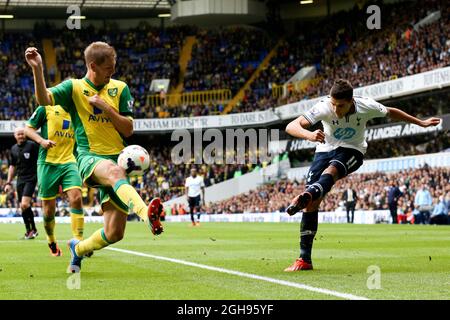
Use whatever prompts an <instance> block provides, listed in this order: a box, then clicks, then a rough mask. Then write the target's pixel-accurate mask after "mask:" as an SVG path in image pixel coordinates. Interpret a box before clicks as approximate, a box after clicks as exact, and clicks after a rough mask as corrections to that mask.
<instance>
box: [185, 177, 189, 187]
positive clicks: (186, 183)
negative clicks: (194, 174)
mask: <svg viewBox="0 0 450 320" xmlns="http://www.w3.org/2000/svg"><path fill="white" fill-rule="evenodd" d="M184 186H185V187H189V179H186V181H185V183H184Z"/></svg>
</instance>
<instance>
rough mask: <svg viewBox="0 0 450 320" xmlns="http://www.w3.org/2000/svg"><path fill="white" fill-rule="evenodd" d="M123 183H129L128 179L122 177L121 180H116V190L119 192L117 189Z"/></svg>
mask: <svg viewBox="0 0 450 320" xmlns="http://www.w3.org/2000/svg"><path fill="white" fill-rule="evenodd" d="M123 184H129V183H128V180H127V179H120V180H119V181H117V182H116V184H115V185H114V192H117V189H119V188H120V186H121V185H123Z"/></svg>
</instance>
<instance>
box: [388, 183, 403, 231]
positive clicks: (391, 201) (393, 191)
mask: <svg viewBox="0 0 450 320" xmlns="http://www.w3.org/2000/svg"><path fill="white" fill-rule="evenodd" d="M401 196H403V193H402V192H401V191H400V189H399V188H398V187H397V185H396V182H395V180H391V183H390V186H389V191H388V205H389V211H390V212H391V217H392V223H393V224H396V223H398V221H397V210H398V209H397V205H398V199H399V198H400V197H401Z"/></svg>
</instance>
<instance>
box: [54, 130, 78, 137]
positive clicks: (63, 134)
mask: <svg viewBox="0 0 450 320" xmlns="http://www.w3.org/2000/svg"><path fill="white" fill-rule="evenodd" d="M73 136H74V134H73V133H71V132H69V131H59V130H56V131H55V137H61V138H68V139H73Z"/></svg>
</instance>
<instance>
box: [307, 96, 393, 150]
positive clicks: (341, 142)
mask: <svg viewBox="0 0 450 320" xmlns="http://www.w3.org/2000/svg"><path fill="white" fill-rule="evenodd" d="M353 101H354V102H355V107H356V112H355V113H352V114H351V115H348V116H345V117H344V118H342V119H338V118H337V116H336V114H335V113H334V111H333V107H332V105H331V97H330V96H328V97H326V98H324V99H322V100H320V101H319V102H318V103H316V104H315V105H314V106H313V107H312V108H311V109H310V110H308V111H307V112H305V113H304V114H303V116H304V117H305V118H306V120H308V121H309V122H310V123H311V125H314V124H316V123H317V122H319V121H322V124H323V129H324V133H325V143H318V144H317V147H316V152H329V151H331V150H334V149H336V148H338V147H345V148H353V149H356V150H359V151H360V152H362V153H363V154H365V153H366V149H367V142H366V139H365V130H366V124H367V122H368V121H369V120H370V119H373V118H380V117H385V116H386V115H387V109H386V107H385V106H384V105H382V104H381V103H379V102H377V101H375V100H374V99H372V98H369V97H359V96H354V97H353Z"/></svg>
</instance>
